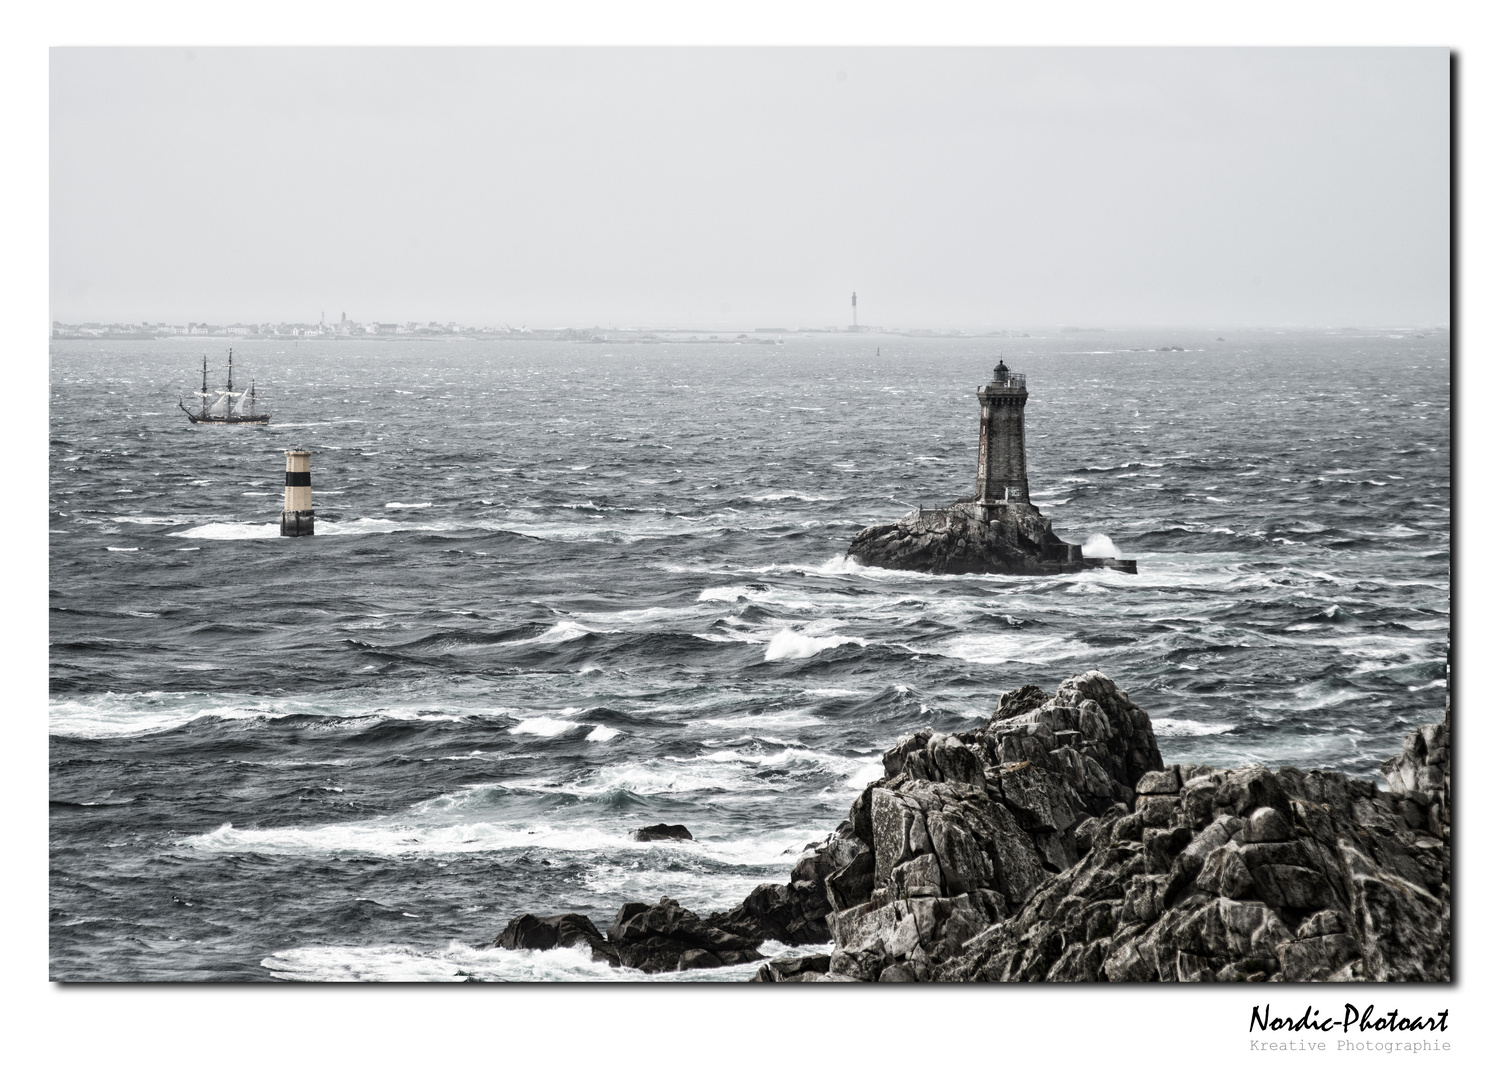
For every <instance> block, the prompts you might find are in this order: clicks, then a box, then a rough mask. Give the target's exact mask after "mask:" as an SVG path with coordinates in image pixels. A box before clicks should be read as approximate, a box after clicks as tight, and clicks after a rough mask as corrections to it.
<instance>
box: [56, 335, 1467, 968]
mask: <svg viewBox="0 0 1499 1080" xmlns="http://www.w3.org/2000/svg"><path fill="white" fill-rule="evenodd" d="M1218 336H1219V334H1218V332H1182V331H1171V332H1138V333H1136V332H1131V333H1124V332H1118V333H1112V334H1091V335H1090V334H1072V335H1053V336H1050V337H1040V336H1037V337H1032V338H1028V339H1019V340H1016V339H1009V340H998V339H996V340H993V341H974V340H952V339H930V340H922V339H906V338H892V337H883V338H875V337H872V336H870V337H857V338H856V337H851V336H845V337H837V336H825V337H824V336H818V337H813V338H795V337H792V338H788V339H787V340H786V343H785V344H784V345H781V346H765V345H730V344H721V343H711V344H710V343H702V344H654V345H632V344H616V343H603V344H596V343H595V344H582V343H578V344H571V343H557V342H524V343H508V342H506V343H500V342H409V343H395V342H347V341H346V342H324V343H317V344H313V343H306V344H302V345H297V346H294V345H290V344H287V343H284V342H269V341H243V342H235V343H233V344H234V346H235V354H236V360H237V361H238V362H239V365H238V366H239V371H238V372H237V374H238V375H239V376H240V377H243V378H249V377H251V376H253V377H254V378H255V379H256V380H257V383H258V386H259V388H260V389H261V390H262V391H264V392H265V394H266V403H267V404H268V405H269V407H270V409H271V411H272V413H273V415H274V421H273V423H272V425H271V426H270V427H268V428H257V429H248V430H247V429H222V428H218V429H215V428H201V427H193V426H191V425H189V424H188V423H187V422H186V418H185V417H184V416H183V415H182V414H181V413H180V412H179V411H178V410H177V408H176V401H177V397H178V394H179V393H180V392H182V391H184V390H187V389H191V387H192V384H193V382H194V380H195V378H196V375H195V372H196V365H197V364H198V363H199V358H200V356H201V354H202V353H203V352H204V351H205V350H207V351H208V352H209V354H210V359H211V361H212V362H214V363H215V364H217V365H221V363H222V359H223V352H224V348H225V344H226V343H223V342H218V343H210V342H207V341H203V340H199V341H187V340H181V339H179V340H164V341H157V342H149V341H145V342H137V341H120V342H58V343H54V347H53V353H52V380H51V382H52V400H51V409H52V412H51V433H52V445H51V459H50V470H51V472H50V475H51V520H50V527H51V530H52V532H51V552H50V555H51V624H50V635H51V709H50V731H51V798H52V812H51V822H52V824H51V871H52V880H51V955H52V976H53V977H54V978H56V979H66V980H164V979H179V980H205V979H213V980H225V979H228V980H257V979H258V980H266V979H313V980H333V979H412V980H461V979H469V978H472V979H609V978H624V979H631V978H634V979H647V978H650V977H647V976H643V975H639V974H638V973H632V972H628V971H624V972H621V971H617V970H610V969H608V968H606V967H602V966H599V965H595V964H592V963H591V962H590V961H589V960H588V959H587V958H586V957H584V956H582V955H581V954H579V953H575V952H571V951H565V950H564V951H559V952H553V953H527V952H505V951H502V950H495V951H487V950H482V949H480V948H477V946H480V945H482V944H483V943H484V942H485V941H487V940H488V939H490V938H492V937H493V936H494V934H495V933H497V932H498V931H499V930H500V929H501V928H502V927H503V926H504V924H505V923H506V922H507V921H508V920H509V919H510V918H511V917H512V916H514V915H516V914H519V913H522V912H527V911H529V912H534V913H538V914H551V913H557V912H563V911H580V912H584V913H586V914H588V915H589V916H591V917H592V918H593V919H594V921H595V922H597V923H599V924H600V925H601V926H606V925H607V924H608V922H609V921H610V920H611V919H612V918H613V914H614V912H615V910H616V909H617V908H618V906H619V905H620V904H621V903H622V902H624V901H627V900H647V901H650V900H655V899H657V898H659V897H660V896H662V895H671V896H674V897H676V898H677V899H678V900H680V901H681V902H682V903H683V904H684V905H686V906H688V907H691V908H694V909H696V910H699V911H708V910H722V909H724V908H727V907H730V906H732V905H733V904H735V903H736V902H738V901H739V900H740V899H742V898H743V896H744V895H745V894H746V893H747V892H748V891H749V890H750V889H751V888H753V887H754V886H755V885H756V884H759V883H760V882H763V881H779V880H784V879H785V875H786V872H787V870H788V868H789V867H790V865H791V863H792V862H793V861H794V855H795V853H796V852H798V851H799V850H800V849H801V848H802V847H803V845H805V844H806V843H808V842H810V841H814V840H818V839H821V838H822V837H823V836H824V835H825V834H826V833H827V832H828V831H829V830H830V829H832V828H833V827H834V826H835V825H836V823H837V822H838V821H839V820H841V819H842V818H843V817H844V815H845V814H846V812H847V809H848V805H849V803H850V802H851V801H852V799H853V798H854V796H855V795H856V794H857V792H858V790H859V789H860V788H861V787H862V786H863V785H864V784H865V783H866V782H867V781H869V780H870V779H873V778H874V777H876V776H878V775H879V774H880V769H879V755H880V752H881V751H882V750H883V749H884V748H885V747H887V746H888V745H890V744H891V743H892V742H893V741H894V740H895V739H896V738H897V737H898V736H899V735H901V734H903V733H905V732H909V731H913V730H916V729H919V728H921V727H925V726H929V725H930V726H933V727H935V728H937V729H938V730H957V729H961V728H966V727H971V726H973V725H974V724H976V723H977V722H978V721H979V720H981V719H982V718H983V717H985V716H987V714H988V713H989V712H990V710H992V708H993V705H994V701H995V699H996V698H997V696H998V695H999V694H1000V693H1001V692H1002V691H1004V690H1007V689H1010V688H1013V687H1015V686H1019V685H1021V684H1023V683H1027V682H1029V683H1035V684H1038V685H1040V686H1042V687H1044V688H1047V689H1054V688H1055V686H1056V684H1057V683H1058V682H1059V681H1060V680H1061V679H1063V678H1065V677H1067V676H1068V675H1072V674H1075V673H1077V672H1081V671H1084V670H1087V669H1089V668H1098V669H1100V670H1102V671H1104V672H1105V673H1106V674H1108V675H1109V676H1111V677H1112V678H1114V679H1115V680H1116V681H1117V682H1119V683H1120V685H1121V686H1123V687H1124V688H1125V689H1127V690H1128V691H1129V693H1130V694H1131V696H1132V698H1133V699H1134V700H1135V701H1136V702H1137V703H1139V704H1140V705H1141V706H1143V707H1144V708H1145V709H1146V710H1147V711H1148V712H1149V713H1150V714H1151V717H1152V719H1153V721H1154V724H1155V728H1156V732H1157V734H1158V736H1159V738H1160V741H1161V748H1162V753H1163V754H1164V756H1165V757H1166V760H1168V761H1197V762H1209V763H1213V764H1221V765H1237V764H1243V763H1246V762H1253V761H1260V762H1265V763H1267V764H1271V765H1280V764H1295V765H1300V766H1330V767H1335V768H1339V769H1343V770H1346V771H1349V772H1353V773H1357V774H1360V775H1365V776H1373V775H1375V770H1376V767H1377V765H1378V763H1379V762H1380V761H1381V760H1383V759H1384V758H1385V757H1388V756H1389V755H1390V754H1392V753H1394V752H1395V751H1396V750H1397V749H1398V746H1399V743H1400V739H1401V737H1402V735H1403V734H1404V732H1405V731H1406V730H1407V729H1408V728H1409V727H1410V726H1412V725H1414V724H1417V723H1424V722H1429V721H1431V720H1433V719H1435V718H1436V717H1437V716H1438V715H1439V713H1440V710H1441V707H1442V701H1443V696H1444V693H1445V683H1444V681H1443V679H1444V666H1443V665H1444V657H1445V648H1446V642H1447V637H1448V627H1449V610H1450V607H1449V568H1450V558H1449V555H1450V523H1451V499H1450V461H1449V428H1450V413H1449V393H1450V376H1449V357H1450V352H1449V348H1450V346H1449V340H1448V337H1447V335H1446V334H1445V333H1439V334H1433V333H1430V332H1426V333H1422V332H1419V331H1414V330H1407V331H1395V332H1380V333H1375V332H1368V331H1365V332H1355V331H1339V332H1332V333H1269V332H1264V333H1242V332H1239V333H1234V332H1224V333H1223V334H1222V336H1223V337H1224V338H1226V339H1227V340H1224V341H1220V340H1216V339H1217V338H1218ZM1164 344H1173V345H1180V346H1182V348H1183V350H1184V351H1182V352H1168V353H1163V352H1156V351H1153V350H1155V349H1156V348H1157V347H1158V346H1160V345H1164ZM876 347H878V348H879V350H880V356H879V357H878V358H876V357H875V356H874V352H875V349H876ZM1001 348H1002V349H1003V350H1004V353H1005V357H1006V360H1007V362H1009V363H1010V364H1012V366H1014V367H1015V368H1016V369H1017V370H1019V371H1022V372H1024V373H1025V374H1026V375H1027V376H1028V378H1029V387H1030V392H1031V394H1030V402H1029V404H1028V406H1027V414H1028V424H1027V436H1028V441H1029V458H1030V481H1031V489H1032V497H1033V499H1034V500H1035V501H1036V502H1037V503H1038V504H1040V505H1041V506H1042V507H1043V509H1044V511H1045V512H1046V513H1048V514H1050V515H1052V517H1053V521H1054V525H1055V528H1056V531H1057V532H1058V533H1059V534H1060V535H1061V536H1062V537H1063V538H1065V539H1069V540H1074V541H1083V540H1086V539H1088V538H1089V537H1090V536H1092V535H1094V534H1103V535H1105V536H1107V537H1108V538H1110V539H1111V540H1112V542H1113V543H1115V544H1116V545H1117V546H1118V547H1119V548H1120V549H1122V551H1123V553H1124V554H1125V555H1127V556H1131V557H1134V558H1137V559H1138V560H1139V567H1140V573H1139V575H1138V576H1134V577H1131V576H1127V575H1123V574H1119V573H1116V572H1112V571H1092V572H1089V573H1085V574H1080V575H1076V576H1069V577H1051V578H1030V579H1027V578H1004V577H979V576H967V577H953V578H932V577H926V576H923V575H918V574H907V573H899V572H889V571H883V570H873V569H866V568H861V567H859V566H857V565H851V564H849V563H848V562H846V561H845V559H844V558H843V552H844V551H845V550H846V548H847V546H848V542H849V540H850V539H851V537H852V536H853V535H854V533H856V532H857V531H858V530H859V529H861V528H863V527H865V526H867V525H871V524H875V523H879V522H884V521H890V520H894V519H895V518H896V517H898V516H899V515H901V514H903V513H904V512H906V511H907V510H908V509H910V508H912V507H914V506H917V505H920V504H922V503H924V504H926V505H929V506H930V505H933V504H935V503H938V502H942V501H947V500H949V499H951V498H953V497H955V496H958V495H961V494H965V493H967V492H968V491H969V490H971V486H972V482H973V471H974V466H975V460H976V438H977V427H978V424H977V411H978V410H977V402H976V400H975V398H974V394H973V390H974V387H975V386H976V385H977V384H978V383H979V382H981V381H983V380H984V379H985V377H986V376H987V374H988V372H989V370H990V369H991V368H992V366H993V364H994V361H995V353H996V352H997V351H998V350H999V349H1001ZM1132 350H1151V351H1132ZM298 444H300V445H303V446H305V447H307V448H308V449H310V450H312V451H313V464H312V468H313V493H314V503H315V506H316V508H317V514H318V518H317V530H318V535H317V536H316V537H314V538H312V539H282V538H281V537H279V536H278V528H277V524H276V523H277V520H278V514H279V509H280V504H281V474H282V471H283V469H284V459H283V455H282V453H281V450H282V448H284V447H288V446H292V445H298ZM658 821H659V822H668V823H674V824H684V825H686V826H687V827H688V828H689V829H690V830H691V831H692V833H693V835H694V836H695V837H696V838H697V840H696V842H694V843H691V844H670V843H661V844H637V843H634V842H632V841H631V840H630V839H629V835H630V832H631V831H632V830H633V829H635V828H637V827H639V826H642V825H647V824H653V823H655V822H658ZM773 949H774V946H773V945H771V946H768V947H767V951H773ZM751 972H752V969H737V968H736V969H719V970H717V971H710V972H692V973H689V974H688V975H667V976H656V977H654V978H655V979H657V980H672V979H682V978H689V977H690V978H692V979H704V978H708V979H721V980H739V979H744V978H747V977H748V975H749V974H750V973H751Z"/></svg>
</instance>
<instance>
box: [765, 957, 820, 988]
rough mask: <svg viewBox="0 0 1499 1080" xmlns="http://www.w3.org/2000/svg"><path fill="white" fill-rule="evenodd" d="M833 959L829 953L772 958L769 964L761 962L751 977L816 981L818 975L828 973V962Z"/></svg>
mask: <svg viewBox="0 0 1499 1080" xmlns="http://www.w3.org/2000/svg"><path fill="white" fill-rule="evenodd" d="M831 959H832V957H830V956H829V955H828V954H827V953H821V954H819V955H817V956H796V957H791V958H789V959H785V960H772V961H770V963H768V964H761V965H760V970H759V971H757V972H755V974H754V975H753V976H752V977H751V978H750V982H761V983H765V982H814V981H818V980H817V976H818V975H826V974H827V973H828V962H829V961H830V960H831Z"/></svg>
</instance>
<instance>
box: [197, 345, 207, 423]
mask: <svg viewBox="0 0 1499 1080" xmlns="http://www.w3.org/2000/svg"><path fill="white" fill-rule="evenodd" d="M198 415H199V416H201V417H202V418H203V419H204V420H207V419H208V354H207V353H204V354H203V393H202V395H201V396H200V397H199V398H198Z"/></svg>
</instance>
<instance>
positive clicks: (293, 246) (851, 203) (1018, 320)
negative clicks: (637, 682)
mask: <svg viewBox="0 0 1499 1080" xmlns="http://www.w3.org/2000/svg"><path fill="white" fill-rule="evenodd" d="M1449 78H1450V71H1449V60H1448V52H1447V50H1446V49H1439V48H1398V49H1370V48H1342V49H1318V48H1289V49H1288V48H1272V49H1247V48H1203V49H1131V48H1068V49H1042V48H910V49H893V48H767V49H757V48H744V47H734V48H661V49H655V48H527V47H518V48H475V49H431V48H415V49H393V48H388V49H362V48H337V49H323V48H279V47H278V48H195V49H187V48H159V49H156V48H55V49H53V50H52V51H51V70H50V83H51V88H50V92H51V101H50V131H51V146H50V164H51V169H50V247H51V267H50V291H51V307H52V318H53V319H56V320H60V321H63V322H77V321H89V320H95V321H111V320H121V321H136V322H138V321H143V320H144V321H152V322H155V321H166V322H185V321H187V320H190V319H191V320H197V321H208V322H235V321H253V322H260V321H295V322H316V321H317V320H318V319H319V317H320V316H321V315H322V314H323V313H326V314H327V316H328V318H329V319H334V318H337V317H338V316H339V314H341V313H343V312H347V313H348V315H349V317H350V318H353V319H356V320H360V321H382V322H405V321H410V320H416V321H422V322H425V321H428V320H433V321H438V322H444V323H445V322H448V321H457V322H459V323H462V324H466V325H467V324H474V325H504V324H509V325H512V326H522V325H527V326H532V327H541V326H619V327H625V326H654V327H670V326H680V327H693V328H697V327H705V328H719V327H740V328H755V327H785V328H795V327H799V326H816V327H823V326H833V325H844V324H846V323H847V322H848V321H849V319H850V306H849V300H850V294H851V293H852V292H854V291H855V290H857V292H858V294H859V321H860V322H861V323H863V324H865V325H872V326H884V327H892V328H893V327H900V328H907V329H910V328H948V327H955V328H962V329H968V330H982V329H988V328H1011V327H1014V328H1023V327H1046V326H1061V325H1077V326H1088V327H1094V326H1100V327H1128V326H1147V325H1148V326H1162V325H1177V326H1391V325H1418V324H1419V325H1445V324H1446V323H1447V322H1448V321H1449V291H1450V286H1451V281H1450V255H1451V242H1450V235H1449V233H1450V227H1451V223H1450V213H1451V205H1450V171H1449V170H1450V129H1449V122H1450V102H1449Z"/></svg>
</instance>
